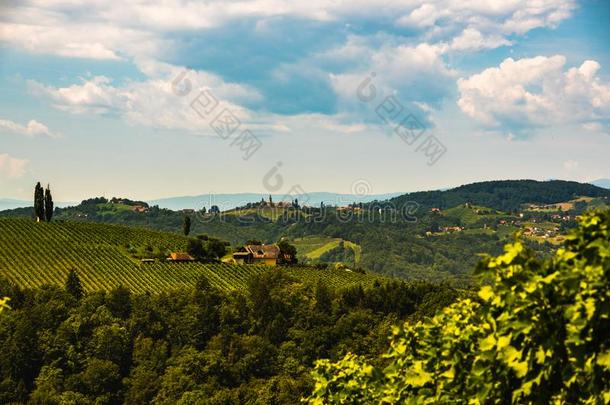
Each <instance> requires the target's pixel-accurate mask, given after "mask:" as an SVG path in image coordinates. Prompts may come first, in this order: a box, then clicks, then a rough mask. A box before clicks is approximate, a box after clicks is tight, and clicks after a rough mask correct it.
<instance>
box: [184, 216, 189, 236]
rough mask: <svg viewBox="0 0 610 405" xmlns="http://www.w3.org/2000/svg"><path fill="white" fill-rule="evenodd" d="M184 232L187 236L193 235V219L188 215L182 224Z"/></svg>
mask: <svg viewBox="0 0 610 405" xmlns="http://www.w3.org/2000/svg"><path fill="white" fill-rule="evenodd" d="M182 231H183V232H184V235H185V236H188V235H189V233H191V217H189V216H188V215H185V216H184V221H183V222H182Z"/></svg>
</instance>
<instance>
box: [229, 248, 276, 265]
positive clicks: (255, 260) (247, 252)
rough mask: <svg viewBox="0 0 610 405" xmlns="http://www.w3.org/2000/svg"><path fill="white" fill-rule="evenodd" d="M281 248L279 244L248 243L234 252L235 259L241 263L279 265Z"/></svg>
mask: <svg viewBox="0 0 610 405" xmlns="http://www.w3.org/2000/svg"><path fill="white" fill-rule="evenodd" d="M279 257H280V248H279V246H277V245H246V246H244V247H243V248H241V249H239V250H238V251H237V252H235V253H233V260H234V261H235V263H239V264H244V263H246V264H264V265H267V266H275V265H277V259H278V258H279Z"/></svg>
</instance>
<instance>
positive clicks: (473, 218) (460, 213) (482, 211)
mask: <svg viewBox="0 0 610 405" xmlns="http://www.w3.org/2000/svg"><path fill="white" fill-rule="evenodd" d="M442 215H443V216H445V217H449V218H457V219H459V220H460V221H461V223H462V225H465V226H467V225H472V224H474V223H476V222H478V221H480V220H482V219H486V220H489V221H495V220H497V218H499V217H501V216H503V215H506V214H505V213H503V212H500V211H495V210H493V209H491V208H487V207H483V206H477V205H470V206H469V207H467V206H466V205H464V204H462V205H458V206H456V207H453V208H448V209H446V210H443V212H442Z"/></svg>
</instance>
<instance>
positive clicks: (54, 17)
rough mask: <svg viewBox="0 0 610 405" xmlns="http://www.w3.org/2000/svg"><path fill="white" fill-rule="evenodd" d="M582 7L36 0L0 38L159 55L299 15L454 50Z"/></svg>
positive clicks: (444, 1)
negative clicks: (188, 36) (401, 32)
mask: <svg viewBox="0 0 610 405" xmlns="http://www.w3.org/2000/svg"><path fill="white" fill-rule="evenodd" d="M575 6H576V5H575V0H552V1H551V0H538V1H530V0H507V1H480V2H476V1H463V0H436V1H433V2H430V1H425V0H396V1H392V2H387V1H384V0H374V1H366V0H351V1H350V0H311V1H292V0H233V1H227V0H210V1H206V2H194V1H191V0H166V1H163V2H149V1H144V0H135V1H129V2H125V1H117V0H107V1H102V0H91V1H76V0H30V1H26V2H24V3H23V4H21V5H17V6H12V7H11V8H10V9H8V7H5V9H3V13H2V16H1V17H0V42H6V43H8V44H11V45H13V46H16V47H20V48H23V49H27V50H29V51H31V52H35V53H47V54H55V55H60V56H64V57H83V58H92V59H119V58H124V57H128V58H129V57H138V56H140V57H142V56H146V57H154V56H155V55H160V54H161V53H162V52H164V51H166V52H167V51H171V50H172V49H173V47H174V46H175V43H174V40H173V39H170V38H169V37H168V36H167V35H166V34H167V33H169V32H176V33H186V32H189V31H191V32H192V31H201V30H206V29H210V28H214V27H220V26H225V25H226V26H227V27H230V24H231V23H232V22H233V21H234V20H238V19H256V20H258V21H259V22H260V21H265V20H267V19H269V18H276V17H293V18H299V19H308V20H315V21H321V22H328V21H345V22H353V21H358V20H364V21H375V22H378V23H389V24H396V25H398V26H409V27H414V28H416V29H419V30H422V31H423V33H424V35H425V37H424V38H421V39H420V40H426V41H427V42H438V41H442V42H448V43H451V41H452V39H453V38H455V40H454V41H455V47H456V48H455V49H464V47H466V46H473V47H474V48H475V49H480V48H481V47H496V46H501V45H506V44H507V41H508V40H507V39H506V36H508V35H512V34H518V35H522V34H524V33H526V32H528V31H529V30H531V29H534V28H539V27H555V26H557V24H559V23H560V22H561V21H562V20H564V19H566V18H568V17H569V16H570V15H571V13H572V10H573V9H574V8H575ZM227 29H230V28H227ZM426 37H430V38H432V39H433V41H430V40H428V39H427V38H426Z"/></svg>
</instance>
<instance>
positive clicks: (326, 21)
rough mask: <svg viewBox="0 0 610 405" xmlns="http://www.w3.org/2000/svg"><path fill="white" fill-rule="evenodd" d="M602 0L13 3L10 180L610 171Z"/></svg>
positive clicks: (0, 32)
mask: <svg viewBox="0 0 610 405" xmlns="http://www.w3.org/2000/svg"><path fill="white" fill-rule="evenodd" d="M608 21H610V2H609V1H606V0H587V1H576V0H529V1H528V0H484V1H472V0H437V1H431V2H424V1H421V0H391V1H387V0H384V1H375V0H368V1H363V0H346V1H343V0H310V1H306V2H303V1H284V0H240V1H226V0H208V1H185V0H164V1H158V2H152V1H141V0H135V1H128V2H125V1H120V2H119V1H116V0H90V1H86V2H85V1H78V0H25V1H12V0H4V1H0V198H17V199H29V198H31V195H32V192H33V191H32V190H33V186H34V184H35V183H36V182H37V181H40V182H42V183H43V184H47V183H49V184H51V188H52V190H53V191H54V196H55V199H56V200H57V201H78V200H81V199H84V198H88V197H92V196H101V195H104V196H106V197H112V196H121V197H128V198H134V199H155V198H161V197H170V196H180V195H197V194H208V193H234V192H257V193H258V192H260V193H267V192H269V193H274V194H294V195H296V194H300V193H307V192H316V191H332V192H338V193H354V194H360V195H363V194H377V193H388V192H397V191H404V192H408V191H416V190H430V189H437V188H445V187H450V186H457V185H461V184H466V183H472V182H476V181H483V180H497V179H520V178H532V179H539V180H545V179H551V178H553V179H567V180H576V181H585V182H586V181H592V180H595V179H599V178H610V159H609V158H608V157H609V156H610V153H609V152H610V25H609V24H608V23H607V22H608Z"/></svg>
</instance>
